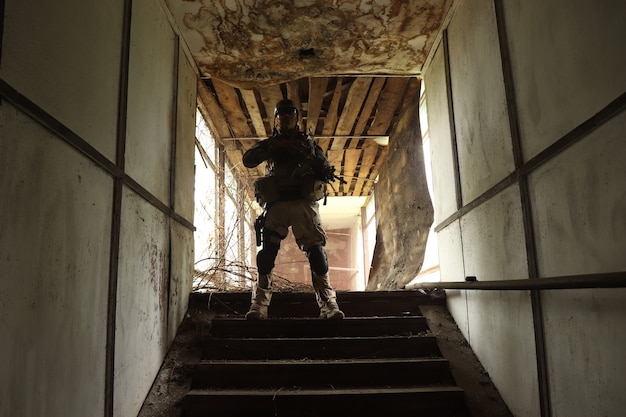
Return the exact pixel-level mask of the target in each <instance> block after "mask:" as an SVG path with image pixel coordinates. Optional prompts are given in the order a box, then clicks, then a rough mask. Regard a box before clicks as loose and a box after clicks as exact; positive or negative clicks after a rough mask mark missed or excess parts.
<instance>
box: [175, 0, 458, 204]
mask: <svg viewBox="0 0 626 417" xmlns="http://www.w3.org/2000/svg"><path fill="white" fill-rule="evenodd" d="M165 2H166V3H167V6H168V8H169V10H170V12H171V14H172V16H173V18H174V20H175V21H176V24H177V26H178V27H179V28H180V31H181V34H182V36H183V38H184V41H185V43H186V44H187V45H188V46H189V49H190V52H191V54H192V55H193V58H194V60H195V62H196V64H197V66H198V69H199V71H200V74H201V79H202V83H201V86H200V87H201V88H200V96H201V100H202V102H203V103H204V108H203V111H204V113H205V116H207V117H208V118H209V119H210V125H211V128H212V130H213V133H214V134H215V136H216V137H217V139H218V140H220V141H221V142H222V143H224V146H225V149H226V152H227V153H228V154H229V156H230V160H231V161H232V162H233V163H235V164H237V163H238V162H239V161H241V155H242V153H243V152H244V151H245V150H246V149H248V148H250V147H251V146H252V145H254V143H255V142H256V141H258V140H260V139H264V138H266V137H268V136H269V135H271V133H272V129H273V117H272V116H273V108H274V105H275V104H276V102H277V101H279V100H280V99H282V98H290V99H292V100H294V102H296V103H297V104H298V105H299V106H300V110H301V112H300V115H301V122H300V125H301V127H302V128H303V129H305V130H306V131H307V132H311V133H313V134H314V135H315V137H316V142H317V143H318V144H319V145H320V146H322V149H324V151H325V152H326V153H327V156H328V158H329V160H330V162H331V164H333V165H334V166H335V167H337V171H338V173H340V174H341V175H344V176H345V179H346V181H348V184H345V185H341V186H340V185H339V183H335V189H334V190H333V192H331V195H339V196H348V195H349V196H364V195H368V194H369V193H370V191H371V188H372V186H373V181H374V179H375V178H376V176H377V175H378V170H379V168H380V166H381V164H382V161H384V159H385V155H386V148H385V146H384V144H385V140H386V139H387V138H388V136H389V135H390V134H391V132H392V130H393V128H394V126H395V125H396V124H397V122H398V119H399V117H400V115H401V114H402V111H403V109H404V108H406V106H407V105H408V104H409V103H410V102H411V101H412V100H415V99H417V96H418V95H419V81H418V77H419V76H420V73H421V70H422V67H423V65H424V63H425V61H426V59H427V57H428V55H429V53H430V50H431V48H432V45H433V44H434V41H435V38H436V37H437V35H438V33H439V30H440V28H441V26H442V24H443V21H444V19H445V18H446V16H447V14H448V12H449V10H450V7H451V4H452V0H416V1H403V0H342V1H337V0H335V1H323V0H300V1H286V0H277V1H264V0H165ZM242 173H243V174H244V175H247V176H250V174H252V175H251V179H252V178H254V177H257V176H260V175H263V172H261V171H259V170H256V171H254V170H253V171H249V170H245V172H242Z"/></svg>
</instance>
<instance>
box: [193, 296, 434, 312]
mask: <svg viewBox="0 0 626 417" xmlns="http://www.w3.org/2000/svg"><path fill="white" fill-rule="evenodd" d="M433 294H434V293H433ZM433 294H424V293H422V292H420V291H418V290H410V291H409V290H404V291H376V292H359V291H340V292H337V300H338V302H339V306H340V307H341V310H342V311H343V312H344V313H345V314H346V316H348V317H369V316H394V315H399V316H406V315H420V310H419V305H420V304H421V305H445V298H443V297H438V296H435V295H433ZM250 301H251V295H250V292H249V291H248V292H229V293H194V294H191V297H190V300H189V306H190V308H209V309H210V310H212V311H213V312H215V313H216V314H218V315H228V316H235V317H236V316H243V315H245V313H246V312H247V311H248V308H249V307H250ZM318 315H319V308H318V306H317V303H316V301H315V296H314V294H313V291H311V292H293V293H284V292H277V293H274V294H273V296H272V303H271V305H270V308H269V316H270V317H317V316H318Z"/></svg>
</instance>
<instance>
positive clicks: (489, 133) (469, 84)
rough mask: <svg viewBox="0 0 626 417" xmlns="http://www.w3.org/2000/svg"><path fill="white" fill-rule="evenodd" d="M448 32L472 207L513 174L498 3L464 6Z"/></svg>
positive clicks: (464, 185)
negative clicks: (500, 45)
mask: <svg viewBox="0 0 626 417" xmlns="http://www.w3.org/2000/svg"><path fill="white" fill-rule="evenodd" d="M448 30H449V43H450V48H449V49H450V73H451V79H452V96H453V101H454V119H455V124H456V133H457V144H458V154H459V167H460V172H461V190H462V194H463V203H464V204H467V203H469V202H470V201H472V200H473V199H475V198H476V197H478V196H479V195H480V194H482V193H483V192H485V191H487V190H488V189H489V188H490V187H491V186H493V185H495V184H496V183H498V182H499V181H500V180H501V179H502V178H504V177H506V176H507V175H508V174H509V173H511V172H512V171H513V170H514V163H513V153H512V146H511V134H510V128H509V122H508V115H507V104H506V99H505V95H504V81H503V77H502V63H501V60H500V50H499V46H498V45H499V44H498V38H497V28H496V23H495V12H494V9H493V1H492V0H474V1H465V2H461V4H460V5H459V7H458V9H457V11H456V14H455V16H454V18H453V20H452V22H451V23H450V26H449V28H448Z"/></svg>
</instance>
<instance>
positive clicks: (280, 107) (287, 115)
mask: <svg viewBox="0 0 626 417" xmlns="http://www.w3.org/2000/svg"><path fill="white" fill-rule="evenodd" d="M274 128H275V129H276V130H277V131H278V133H280V134H283V135H291V134H293V133H294V132H296V131H297V128H298V109H297V108H296V106H295V105H294V104H293V101H291V100H288V99H284V100H281V101H279V102H278V103H276V107H275V108H274Z"/></svg>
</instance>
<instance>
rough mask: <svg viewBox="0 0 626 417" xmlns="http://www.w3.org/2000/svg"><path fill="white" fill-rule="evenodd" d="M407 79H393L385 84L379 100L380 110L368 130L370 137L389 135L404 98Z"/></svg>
mask: <svg viewBox="0 0 626 417" xmlns="http://www.w3.org/2000/svg"><path fill="white" fill-rule="evenodd" d="M408 81H409V80H408V79H407V78H401V77H391V78H389V79H388V80H387V82H386V83H385V87H384V88H383V91H382V92H381V94H380V100H378V109H377V111H376V116H375V117H374V121H373V122H372V125H371V126H370V128H369V129H368V132H367V133H368V134H369V135H387V134H388V133H389V132H388V130H389V127H390V126H391V121H392V120H393V117H394V115H395V113H396V110H397V109H398V106H400V105H401V104H402V98H403V97H404V92H405V90H406V85H407V83H408Z"/></svg>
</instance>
